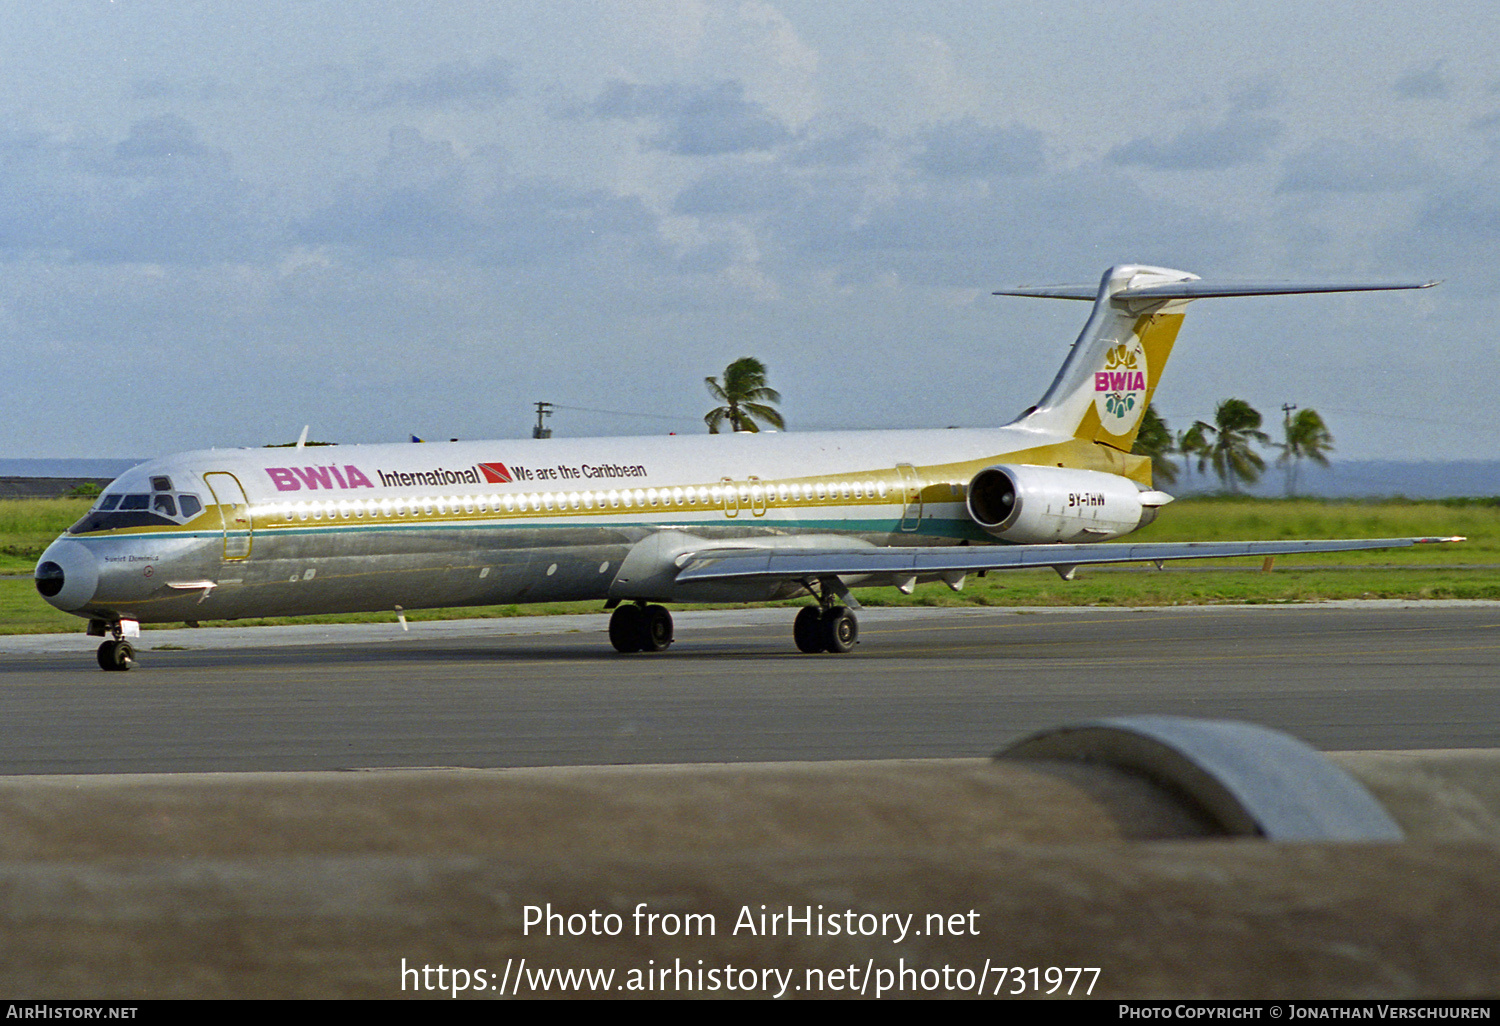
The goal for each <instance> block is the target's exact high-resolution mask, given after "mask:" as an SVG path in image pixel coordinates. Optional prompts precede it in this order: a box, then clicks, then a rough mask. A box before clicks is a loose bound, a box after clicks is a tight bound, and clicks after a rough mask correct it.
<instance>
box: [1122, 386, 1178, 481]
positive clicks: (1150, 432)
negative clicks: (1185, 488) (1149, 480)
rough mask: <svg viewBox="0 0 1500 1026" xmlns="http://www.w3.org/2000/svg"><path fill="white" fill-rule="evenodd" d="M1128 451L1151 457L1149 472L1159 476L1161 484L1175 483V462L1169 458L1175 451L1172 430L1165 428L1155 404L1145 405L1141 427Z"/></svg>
mask: <svg viewBox="0 0 1500 1026" xmlns="http://www.w3.org/2000/svg"><path fill="white" fill-rule="evenodd" d="M1130 451H1131V452H1133V453H1135V454H1136V455H1137V456H1149V457H1150V458H1151V474H1152V477H1153V478H1160V479H1161V481H1162V483H1163V484H1175V483H1176V481H1177V464H1176V463H1174V462H1172V460H1171V459H1170V457H1171V455H1172V454H1173V453H1174V452H1176V451H1177V447H1176V446H1175V445H1173V444H1172V432H1171V431H1170V430H1168V428H1167V422H1166V421H1164V420H1162V419H1161V414H1159V413H1157V412H1156V404H1155V403H1152V404H1151V405H1150V406H1147V407H1146V412H1145V414H1143V415H1142V416H1141V427H1140V430H1139V431H1137V432H1136V436H1135V444H1134V445H1133V446H1131V447H1130Z"/></svg>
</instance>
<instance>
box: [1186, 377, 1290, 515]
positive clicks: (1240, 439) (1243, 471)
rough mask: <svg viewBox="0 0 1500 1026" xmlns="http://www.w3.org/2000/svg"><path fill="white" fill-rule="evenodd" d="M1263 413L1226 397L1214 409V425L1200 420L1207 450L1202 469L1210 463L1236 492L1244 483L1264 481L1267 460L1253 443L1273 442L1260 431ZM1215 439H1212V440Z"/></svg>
mask: <svg viewBox="0 0 1500 1026" xmlns="http://www.w3.org/2000/svg"><path fill="white" fill-rule="evenodd" d="M1260 424H1261V416H1260V413H1259V412H1258V411H1256V409H1255V408H1254V407H1253V406H1251V405H1250V404H1249V403H1247V402H1245V400H1243V399H1225V400H1224V401H1223V402H1222V403H1220V404H1219V407H1218V409H1216V410H1215V411H1214V422H1213V423H1212V424H1208V423H1205V422H1204V421H1201V420H1200V421H1198V422H1197V423H1196V424H1194V425H1193V426H1194V427H1197V428H1202V430H1203V437H1204V441H1205V443H1206V444H1207V451H1206V453H1205V455H1204V456H1202V457H1200V458H1199V461H1198V464H1199V469H1202V467H1203V465H1204V464H1205V463H1207V464H1208V465H1209V466H1211V467H1213V468H1214V473H1215V474H1217V475H1218V476H1219V480H1220V481H1223V482H1224V483H1225V484H1227V485H1228V486H1229V490H1230V491H1232V492H1237V491H1239V485H1240V482H1241V481H1243V482H1245V483H1246V484H1254V483H1255V482H1256V481H1258V480H1260V475H1261V471H1263V470H1265V469H1266V461H1265V459H1264V458H1263V457H1262V456H1261V455H1260V453H1258V452H1256V451H1255V449H1254V448H1253V446H1255V445H1257V444H1259V445H1266V444H1269V443H1270V441H1271V439H1270V436H1268V435H1267V434H1266V433H1265V432H1264V431H1262V430H1260ZM1210 438H1211V439H1212V441H1209V439H1210Z"/></svg>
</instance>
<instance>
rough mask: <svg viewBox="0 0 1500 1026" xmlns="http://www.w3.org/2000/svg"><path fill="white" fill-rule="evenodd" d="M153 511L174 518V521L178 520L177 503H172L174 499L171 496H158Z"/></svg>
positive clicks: (152, 507) (152, 505)
mask: <svg viewBox="0 0 1500 1026" xmlns="http://www.w3.org/2000/svg"><path fill="white" fill-rule="evenodd" d="M151 509H152V510H153V511H154V512H157V513H160V514H162V515H163V516H168V517H172V518H173V519H176V517H177V503H176V502H174V501H172V497H171V496H170V495H158V496H156V498H155V500H154V501H153V502H152V504H151Z"/></svg>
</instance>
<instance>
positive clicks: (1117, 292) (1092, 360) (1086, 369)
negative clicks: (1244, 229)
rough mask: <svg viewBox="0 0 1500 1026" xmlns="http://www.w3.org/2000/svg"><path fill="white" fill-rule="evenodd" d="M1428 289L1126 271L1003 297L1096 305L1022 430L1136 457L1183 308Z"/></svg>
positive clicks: (1129, 267) (1131, 267)
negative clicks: (1095, 282) (1225, 300)
mask: <svg viewBox="0 0 1500 1026" xmlns="http://www.w3.org/2000/svg"><path fill="white" fill-rule="evenodd" d="M1436 284H1438V283H1437V282H1435V281H1426V282H1356V283H1332V282H1325V283H1319V284H1299V283H1292V282H1218V281H1204V280H1203V279H1201V278H1199V277H1198V276H1197V275H1196V274H1189V273H1188V272H1186V271H1174V270H1171V269H1170V268H1166V267H1147V266H1144V265H1141V264H1119V265H1117V266H1115V267H1111V268H1110V269H1109V270H1108V271H1105V272H1104V279H1103V280H1102V281H1100V282H1099V287H1098V288H1097V289H1095V288H1093V287H1091V286H1086V285H1044V286H1040V287H1033V288H1021V289H1007V290H1005V291H1003V292H996V293H995V295H997V296H1039V297H1041V298H1044V299H1083V300H1093V303H1094V310H1093V313H1091V314H1090V315H1089V321H1088V323H1087V324H1085V325H1084V327H1083V333H1082V334H1080V335H1079V336H1078V341H1077V342H1074V343H1073V349H1072V351H1071V352H1069V353H1068V358H1067V360H1066V361H1064V362H1063V366H1062V370H1060V371H1058V372H1057V378H1056V380H1054V381H1053V382H1052V387H1051V388H1049V389H1047V394H1046V395H1044V396H1043V397H1042V401H1041V402H1039V403H1038V404H1037V405H1036V406H1035V407H1033V408H1032V409H1031V410H1030V411H1028V412H1027V413H1026V415H1025V416H1023V417H1022V418H1021V420H1020V421H1019V423H1021V424H1024V425H1025V426H1026V427H1029V428H1034V429H1036V430H1038V431H1045V432H1048V433H1050V434H1056V435H1061V436H1063V437H1070V436H1071V437H1073V438H1082V439H1087V440H1088V441H1091V442H1098V443H1099V444H1101V445H1108V446H1111V447H1113V448H1115V449H1118V450H1120V451H1121V452H1129V451H1130V447H1131V446H1132V445H1134V444H1135V436H1136V432H1138V431H1139V430H1140V427H1141V418H1142V417H1143V416H1144V415H1145V413H1146V407H1147V406H1148V405H1149V404H1150V402H1151V397H1152V395H1154V394H1155V393H1156V384H1157V382H1158V381H1160V380H1161V372H1162V369H1163V368H1164V367H1165V366H1166V363H1167V357H1169V356H1171V355H1172V343H1174V342H1175V341H1177V330H1178V329H1179V328H1181V327H1182V311H1183V308H1184V307H1185V306H1186V305H1187V304H1188V303H1189V302H1191V301H1192V300H1194V299H1209V298H1215V297H1228V296H1291V295H1303V294H1308V293H1322V292H1383V291H1390V290H1397V289H1428V288H1431V287H1432V286H1434V285H1436Z"/></svg>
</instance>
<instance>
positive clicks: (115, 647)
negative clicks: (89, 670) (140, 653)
mask: <svg viewBox="0 0 1500 1026" xmlns="http://www.w3.org/2000/svg"><path fill="white" fill-rule="evenodd" d="M96 658H97V659H98V660H99V669H101V670H108V671H111V672H123V671H125V670H128V669H130V668H131V667H132V666H134V665H135V646H133V645H131V643H130V642H128V641H106V642H105V643H104V644H102V645H100V646H99V651H98V652H97V653H96Z"/></svg>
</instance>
